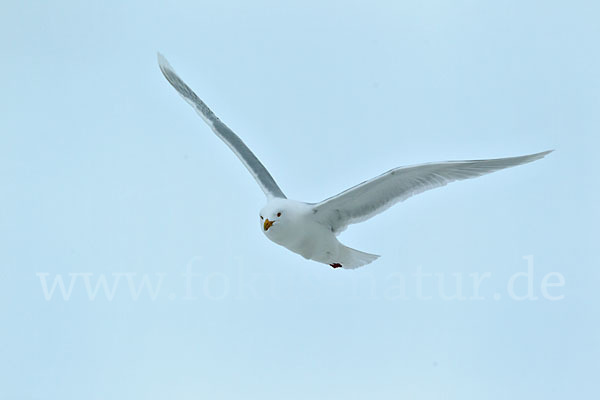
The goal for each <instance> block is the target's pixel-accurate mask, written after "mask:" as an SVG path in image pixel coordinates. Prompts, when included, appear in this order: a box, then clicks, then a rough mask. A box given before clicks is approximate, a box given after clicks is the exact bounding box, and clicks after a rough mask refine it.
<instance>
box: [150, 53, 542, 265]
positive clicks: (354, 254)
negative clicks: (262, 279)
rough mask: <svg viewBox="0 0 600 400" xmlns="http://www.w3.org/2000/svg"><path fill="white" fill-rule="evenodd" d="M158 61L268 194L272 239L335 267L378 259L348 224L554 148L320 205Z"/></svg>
mask: <svg viewBox="0 0 600 400" xmlns="http://www.w3.org/2000/svg"><path fill="white" fill-rule="evenodd" d="M158 63H159V66H160V69H161V71H162V73H163V75H164V76H165V78H167V80H168V81H169V83H170V84H171V85H172V86H173V87H174V88H175V89H176V90H177V92H179V94H180V95H181V96H183V98H184V99H185V100H186V101H187V102H188V103H189V104H190V105H192V107H194V109H195V110H196V111H197V112H198V114H200V116H201V117H202V119H203V120H204V121H205V122H206V123H207V124H208V125H209V126H210V127H211V129H212V130H213V131H214V132H215V133H216V134H217V136H218V137H219V138H221V140H223V141H224V142H225V144H227V146H229V148H230V149H231V150H232V151H233V152H234V153H235V154H236V155H237V156H238V157H239V159H240V160H241V161H242V163H243V164H244V165H245V166H246V168H247V169H248V171H250V174H252V176H253V177H254V179H255V180H256V182H257V183H258V185H259V186H260V188H261V189H262V190H263V192H264V193H265V196H266V197H267V204H266V205H265V207H264V208H263V209H262V210H261V211H260V216H259V217H260V227H261V231H263V233H264V234H265V235H266V236H267V237H268V238H269V239H270V240H272V241H273V242H275V243H277V244H280V245H281V246H284V247H286V248H287V249H289V250H291V251H293V252H294V253H298V254H300V255H301V256H303V257H304V258H307V259H311V260H314V261H318V262H321V263H324V264H329V265H331V266H332V267H334V268H338V267H343V268H349V269H352V268H357V267H360V266H362V265H365V264H368V263H370V262H372V261H373V260H375V259H377V258H378V257H379V256H377V255H374V254H368V253H364V252H361V251H358V250H355V249H351V248H349V247H346V246H344V245H343V244H342V243H340V242H339V241H338V240H337V237H336V236H337V235H338V234H339V233H340V232H341V231H343V230H344V229H346V227H347V226H348V225H350V224H355V223H357V222H361V221H365V220H367V219H369V218H371V217H372V216H374V215H377V214H379V213H381V212H382V211H384V210H386V209H388V208H389V207H391V206H392V205H394V204H396V203H398V202H400V201H403V200H405V199H407V198H409V197H411V196H414V195H415V194H418V193H421V192H424V191H426V190H429V189H433V188H436V187H440V186H444V185H446V184H448V183H450V182H454V181H458V180H462V179H469V178H475V177H478V176H481V175H485V174H489V173H491V172H495V171H498V170H501V169H504V168H508V167H514V166H516V165H520V164H525V163H528V162H532V161H535V160H538V159H540V158H543V157H544V156H545V155H547V154H548V153H550V152H551V151H544V152H541V153H536V154H530V155H525V156H520V157H508V158H497V159H489V160H470V161H445V162H437V163H427V164H420V165H415V166H409V167H400V168H395V169H392V170H390V171H388V172H386V173H384V174H382V175H380V176H377V177H375V178H373V179H371V180H368V181H366V182H363V183H361V184H359V185H356V186H354V187H352V188H350V189H348V190H346V191H344V192H342V193H340V194H338V195H336V196H333V197H330V198H328V199H326V200H323V201H322V202H320V203H316V204H311V203H304V202H300V201H295V200H290V199H287V198H286V197H285V195H284V194H283V192H282V190H281V189H280V188H279V186H278V185H277V183H276V182H275V180H274V179H273V177H272V176H271V174H270V173H269V171H267V169H266V168H265V167H264V166H263V165H262V163H261V162H260V161H259V160H258V158H256V156H255V155H254V154H253V153H252V151H250V149H249V148H248V147H247V146H246V145H245V144H244V142H242V140H241V139H240V138H239V137H238V136H237V135H236V134H235V133H234V132H233V131H232V130H231V129H229V128H228V127H227V125H225V124H224V123H223V122H221V120H220V119H219V118H218V117H217V116H216V115H215V114H214V113H213V112H212V111H211V110H210V109H209V108H208V106H207V105H206V104H204V102H203V101H202V100H200V98H199V97H198V96H197V95H196V94H195V93H194V92H193V91H192V90H191V89H190V88H189V87H188V86H187V85H186V84H185V83H184V82H183V81H182V80H181V78H179V76H177V74H176V73H175V71H174V70H173V68H172V67H171V66H170V65H169V63H168V62H167V60H166V59H165V58H164V57H163V56H162V55H161V54H158Z"/></svg>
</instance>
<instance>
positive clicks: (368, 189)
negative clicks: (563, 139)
mask: <svg viewBox="0 0 600 400" xmlns="http://www.w3.org/2000/svg"><path fill="white" fill-rule="evenodd" d="M550 152H552V150H550V151H544V152H542V153H536V154H530V155H526V156H521V157H509V158H497V159H490V160H471V161H446V162H438V163H427V164H420V165H415V166H409V167H400V168H395V169H392V170H390V171H388V172H386V173H384V174H382V175H379V176H377V177H375V178H373V179H371V180H368V181H365V182H363V183H361V184H359V185H356V186H354V187H352V188H350V189H348V190H346V191H343V192H342V193H340V194H338V195H336V196H333V197H330V198H328V199H326V200H324V201H322V202H320V203H317V204H314V205H313V213H314V217H315V218H316V219H317V221H319V222H320V223H322V224H324V225H326V226H328V227H329V228H330V229H331V230H332V231H333V232H336V233H339V232H341V231H343V230H344V229H345V228H346V227H347V226H348V225H350V224H355V223H357V222H361V221H364V220H366V219H369V218H371V217H372V216H374V215H376V214H379V213H380V212H382V211H384V210H386V209H388V208H389V207H391V206H392V205H394V204H396V203H398V202H399V201H403V200H406V199H407V198H409V197H411V196H414V195H416V194H419V193H422V192H424V191H426V190H429V189H433V188H437V187H440V186H444V185H446V184H447V183H450V182H454V181H458V180H462V179H469V178H475V177H478V176H481V175H485V174H489V173H491V172H494V171H498V170H501V169H504V168H508V167H514V166H516V165H520V164H525V163H528V162H532V161H535V160H538V159H540V158H542V157H544V156H545V155H547V154H548V153H550Z"/></svg>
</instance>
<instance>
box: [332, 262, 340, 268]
mask: <svg viewBox="0 0 600 400" xmlns="http://www.w3.org/2000/svg"><path fill="white" fill-rule="evenodd" d="M329 265H331V266H332V267H333V268H342V264H340V263H333V264H329Z"/></svg>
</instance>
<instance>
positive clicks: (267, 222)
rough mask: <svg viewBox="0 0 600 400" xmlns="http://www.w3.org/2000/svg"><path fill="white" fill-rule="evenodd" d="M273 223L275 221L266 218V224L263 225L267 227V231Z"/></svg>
mask: <svg viewBox="0 0 600 400" xmlns="http://www.w3.org/2000/svg"><path fill="white" fill-rule="evenodd" d="M271 225H273V221H269V219H268V218H267V219H265V224H264V225H263V226H264V228H265V231H268V230H269V228H270V227H271Z"/></svg>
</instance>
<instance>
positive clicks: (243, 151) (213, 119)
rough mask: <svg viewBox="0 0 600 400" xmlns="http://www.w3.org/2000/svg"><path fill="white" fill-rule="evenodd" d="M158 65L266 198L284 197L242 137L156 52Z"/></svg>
mask: <svg viewBox="0 0 600 400" xmlns="http://www.w3.org/2000/svg"><path fill="white" fill-rule="evenodd" d="M158 65H159V66H160V70H161V71H162V73H163V75H164V76H165V78H167V80H168V81H169V83H170V84H171V86H173V87H174V88H175V90H177V92H179V94H180V95H181V96H182V97H183V98H184V99H185V101H187V102H188V103H189V104H190V105H191V106H192V107H194V109H195V110H196V112H197V113H198V114H200V116H201V117H202V119H203V120H204V122H206V123H207V124H208V126H210V128H211V129H212V130H213V132H215V133H216V134H217V136H218V137H219V138H221V140H223V141H224V142H225V144H226V145H227V146H229V148H230V149H231V150H232V151H233V152H234V153H235V155H236V156H238V157H239V159H240V160H241V161H242V163H244V165H245V166H246V168H247V169H248V171H250V173H251V174H252V176H253V177H254V179H256V182H258V184H259V186H260V188H261V189H262V191H263V192H265V195H266V196H267V197H268V198H272V197H280V198H284V199H285V198H286V197H285V195H284V194H283V192H282V191H281V189H280V188H279V186H277V183H276V182H275V180H274V179H273V177H272V176H271V174H270V173H269V171H267V169H266V168H265V166H264V165H262V163H261V162H260V160H259V159H258V158H256V156H255V155H254V153H252V151H250V149H249V148H248V146H246V145H245V144H244V142H242V139H240V138H239V137H238V136H237V135H236V134H235V133H234V132H233V131H232V130H231V129H229V128H228V127H227V125H225V124H224V123H223V122H221V120H220V119H219V118H218V117H217V116H216V115H215V114H214V113H213V112H212V111H211V110H210V108H208V106H207V105H206V104H204V102H203V101H202V100H200V98H199V97H198V96H197V95H196V93H194V91H193V90H192V89H190V87H189V86H188V85H186V84H185V82H184V81H182V80H181V78H180V77H179V76H177V74H176V73H175V71H174V70H173V68H172V67H171V66H170V65H169V62H168V61H167V60H166V59H165V58H164V57H163V56H162V54H160V53H158Z"/></svg>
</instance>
